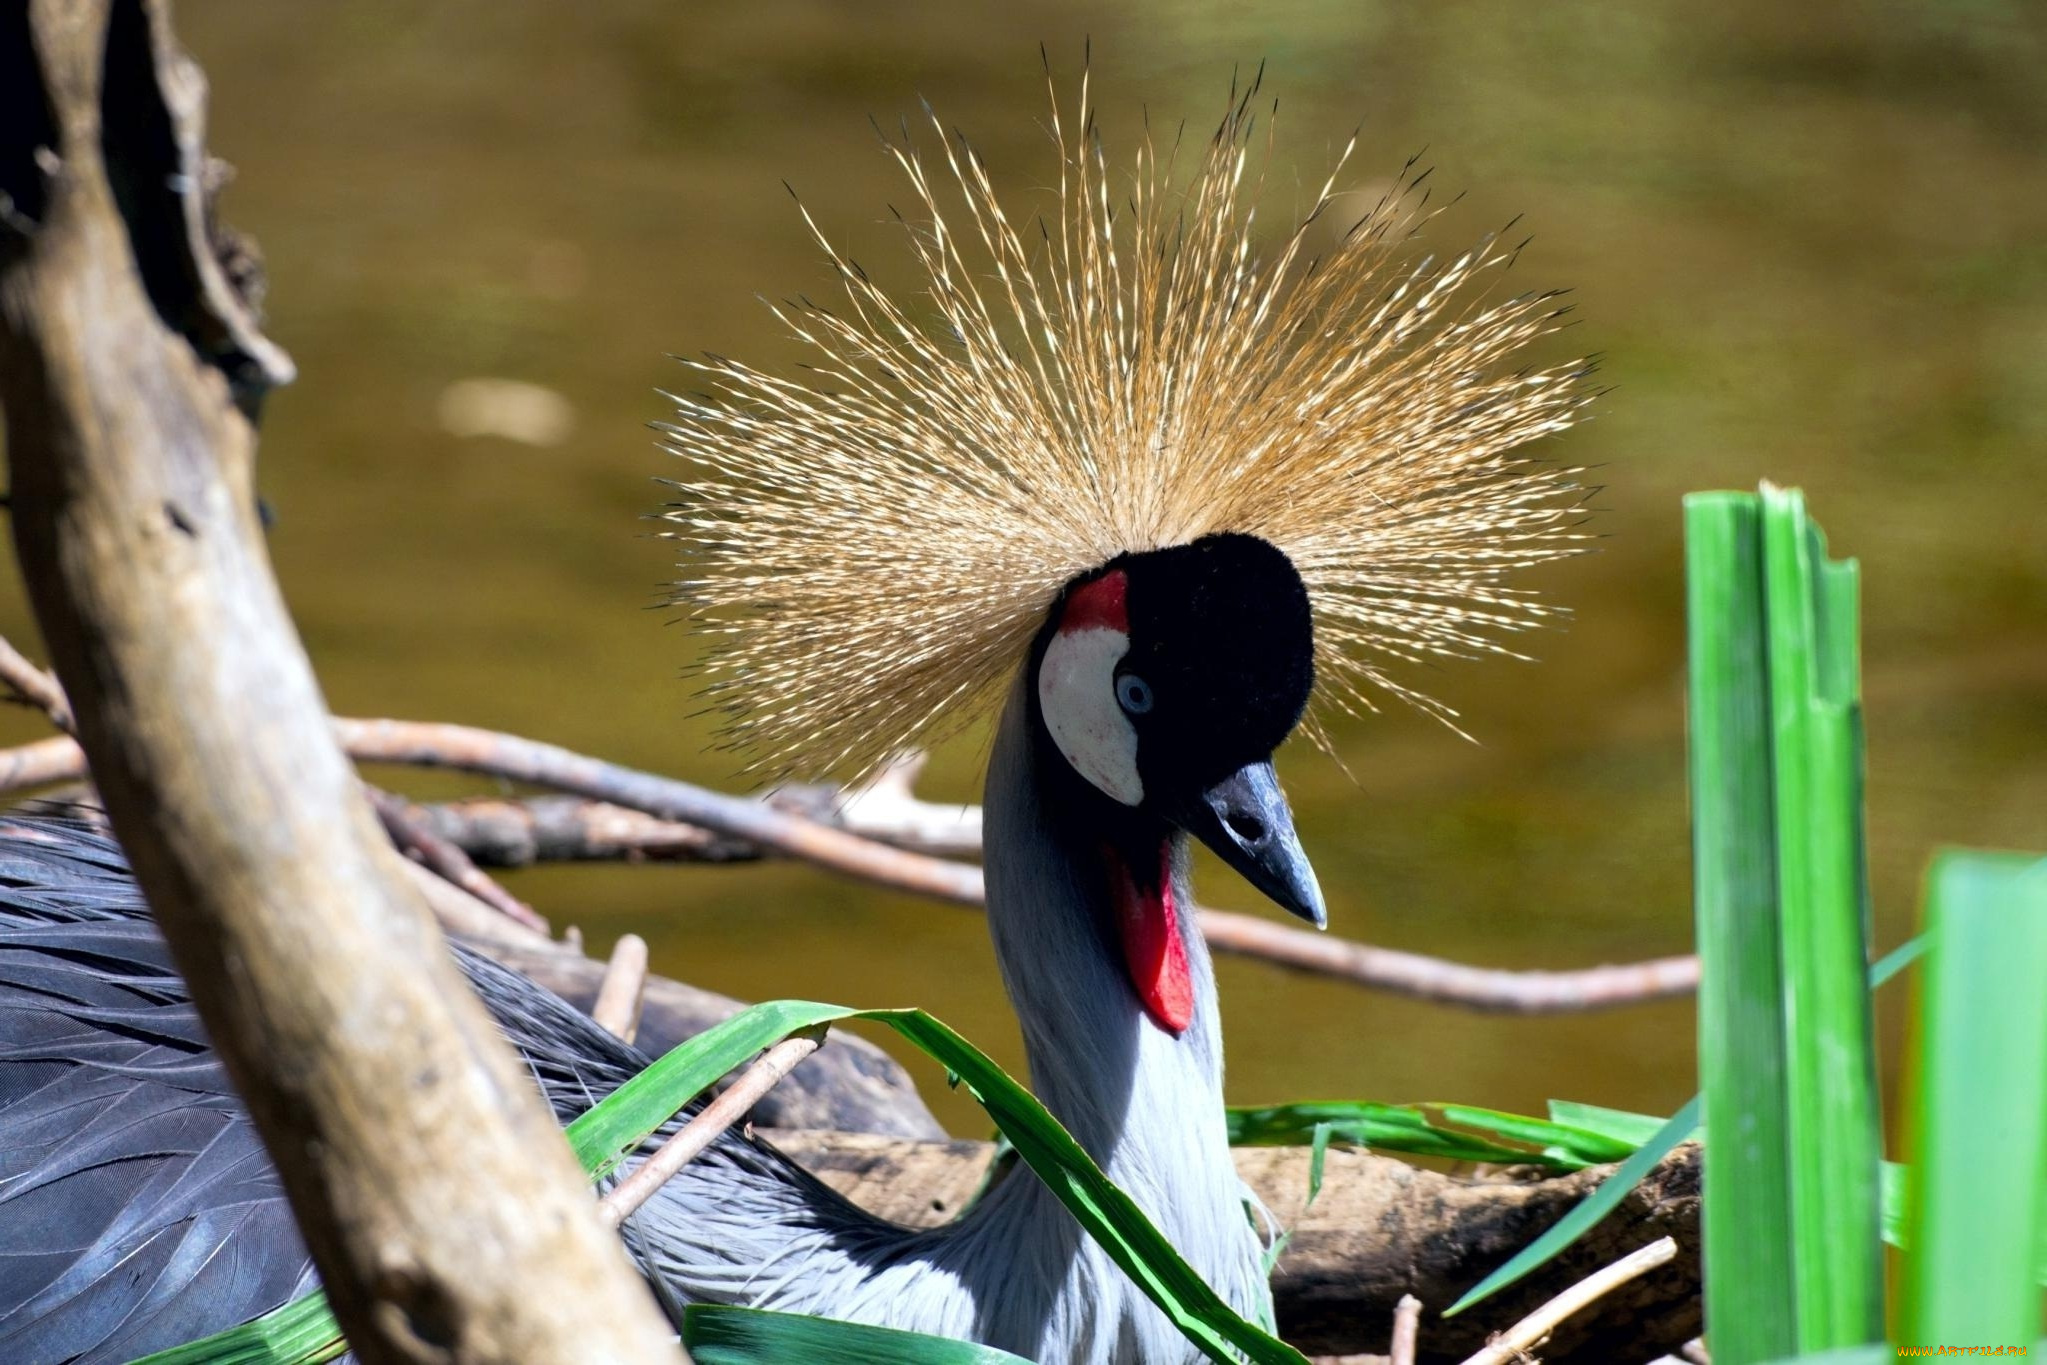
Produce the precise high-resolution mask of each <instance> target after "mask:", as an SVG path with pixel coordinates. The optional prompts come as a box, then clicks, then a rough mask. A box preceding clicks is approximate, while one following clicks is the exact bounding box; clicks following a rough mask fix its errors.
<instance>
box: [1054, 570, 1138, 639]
mask: <svg viewBox="0 0 2047 1365" xmlns="http://www.w3.org/2000/svg"><path fill="white" fill-rule="evenodd" d="M1059 629H1060V631H1061V632H1062V633H1063V632H1065V631H1069V630H1094V629H1100V630H1113V631H1118V632H1120V633H1122V634H1124V635H1128V634H1129V633H1130V576H1129V575H1128V574H1126V573H1124V572H1123V571H1122V570H1121V569H1112V570H1110V571H1109V572H1108V573H1105V574H1103V575H1102V576H1101V577H1100V578H1097V579H1095V580H1094V581H1092V582H1089V583H1083V584H1081V585H1080V586H1079V587H1077V588H1075V589H1074V590H1073V591H1072V592H1071V593H1070V594H1068V595H1067V598H1066V611H1065V614H1064V615H1062V616H1061V617H1060V618H1059Z"/></svg>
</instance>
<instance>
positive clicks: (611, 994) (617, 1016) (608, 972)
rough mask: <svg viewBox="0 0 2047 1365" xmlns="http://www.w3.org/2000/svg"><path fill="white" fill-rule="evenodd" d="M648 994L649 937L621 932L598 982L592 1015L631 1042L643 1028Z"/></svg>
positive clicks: (592, 1004) (609, 1030) (620, 1037)
mask: <svg viewBox="0 0 2047 1365" xmlns="http://www.w3.org/2000/svg"><path fill="white" fill-rule="evenodd" d="M646 998H647V940H645V939H643V938H641V937H640V936H639V935H638V934H620V935H619V938H618V942H617V943H615V944H613V945H612V948H611V960H610V961H609V962H607V963H605V964H604V980H603V981H602V982H600V983H599V984H598V987H597V999H596V1000H594V1001H592V1002H591V1005H590V1017H591V1018H592V1019H595V1020H596V1021H597V1022H598V1023H599V1024H601V1025H603V1027H604V1028H605V1029H606V1031H608V1032H610V1033H612V1034H614V1035H616V1036H617V1037H618V1038H619V1039H620V1040H621V1041H624V1042H628V1043H630V1042H631V1041H632V1040H633V1039H634V1038H635V1037H637V1036H638V1034H639V1032H640V1009H641V1006H642V1005H643V1004H644V1003H645V1002H646Z"/></svg>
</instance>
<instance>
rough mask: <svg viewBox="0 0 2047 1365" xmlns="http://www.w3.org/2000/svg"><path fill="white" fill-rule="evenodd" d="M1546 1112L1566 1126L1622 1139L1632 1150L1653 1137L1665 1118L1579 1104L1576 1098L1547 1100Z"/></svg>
mask: <svg viewBox="0 0 2047 1365" xmlns="http://www.w3.org/2000/svg"><path fill="white" fill-rule="evenodd" d="M1549 1116H1550V1118H1552V1119H1554V1120H1555V1121H1556V1122H1558V1123H1561V1124H1565V1125H1566V1126H1568V1127H1572V1128H1579V1129H1583V1130H1584V1131H1585V1132H1588V1133H1598V1134H1599V1135H1600V1136H1601V1137H1609V1138H1612V1139H1613V1140H1614V1141H1615V1142H1624V1143H1626V1144H1627V1145H1628V1150H1629V1151H1633V1150H1635V1149H1636V1148H1637V1147H1640V1146H1641V1145H1642V1144H1643V1143H1645V1142H1647V1141H1649V1140H1650V1139H1651V1138H1653V1137H1655V1136H1656V1134H1657V1132H1658V1131H1659V1130H1661V1129H1662V1127H1663V1125H1664V1123H1665V1122H1666V1121H1667V1120H1665V1119H1662V1118H1659V1117H1657V1116H1656V1115H1654V1114H1632V1113H1629V1112H1628V1111H1627V1110H1625V1109H1608V1108H1607V1107H1606V1106H1605V1105H1600V1104H1580V1103H1579V1102H1578V1101H1576V1100H1551V1101H1550V1102H1549Z"/></svg>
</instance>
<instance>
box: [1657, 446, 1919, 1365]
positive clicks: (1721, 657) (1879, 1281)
mask: <svg viewBox="0 0 2047 1365" xmlns="http://www.w3.org/2000/svg"><path fill="white" fill-rule="evenodd" d="M1685 513H1686V555H1687V564H1686V580H1687V585H1688V595H1689V600H1688V624H1689V634H1690V640H1691V649H1690V699H1691V700H1690V707H1691V711H1690V722H1691V738H1692V752H1691V781H1692V813H1693V847H1694V876H1695V896H1694V899H1695V905H1696V912H1697V921H1698V944H1699V956H1700V962H1701V969H1702V970H1701V984H1700V993H1699V1070H1700V1079H1701V1082H1702V1086H1703V1091H1704V1093H1705V1095H1706V1097H1707V1099H1706V1148H1707V1151H1708V1152H1709V1153H1710V1154H1711V1155H1710V1158H1709V1160H1710V1162H1711V1165H1712V1170H1711V1171H1710V1172H1709V1174H1708V1177H1707V1179H1706V1185H1705V1210H1704V1215H1703V1216H1704V1220H1705V1228H1704V1238H1705V1257H1706V1264H1707V1267H1708V1271H1709V1273H1708V1275H1707V1295H1706V1315H1707V1323H1708V1330H1709V1333H1710V1335H1711V1336H1712V1338H1713V1343H1714V1355H1715V1357H1716V1358H1717V1359H1719V1360H1722V1361H1725V1362H1728V1363H1729V1365H1750V1363H1751V1362H1754V1361H1758V1360H1762V1359H1766V1358H1769V1357H1771V1356H1777V1355H1783V1354H1786V1353H1788V1352H1790V1351H1792V1350H1795V1349H1800V1348H1804V1349H1817V1348H1820V1347H1831V1346H1839V1345H1849V1344H1853V1343H1858V1342H1863V1341H1869V1340H1872V1339H1874V1338H1876V1337H1878V1336H1880V1335H1881V1333H1882V1329H1883V1276H1882V1256H1881V1251H1880V1244H1879V1240H1878V1239H1879V1233H1880V1229H1881V1224H1882V1218H1881V1210H1880V1201H1879V1188H1878V1169H1879V1162H1880V1160H1881V1156H1882V1145H1881V1133H1880V1129H1879V1121H1878V1118H1879V1116H1878V1105H1877V1095H1876V1059H1875V1047H1874V1040H1873V1033H1872V1029H1871V1023H1870V1007H1869V997H1868V991H1867V990H1866V989H1865V987H1864V984H1863V982H1864V971H1865V967H1864V964H1865V963H1866V961H1867V957H1868V947H1867V940H1868V924H1869V904H1868V892H1867V876H1866V870H1865V858H1864V853H1863V832H1862V715H1861V699H1860V685H1859V682H1858V677H1857V674H1858V659H1857V652H1858V629H1857V622H1856V610H1857V592H1858V588H1857V574H1856V568H1855V566H1854V564H1853V563H1852V562H1849V563H1837V562H1834V561H1830V560H1828V559H1827V557H1826V545H1825V541H1824V539H1823V537H1822V536H1821V534H1820V531H1819V528H1818V527H1817V526H1815V525H1814V524H1813V522H1812V520H1811V518H1810V517H1808V516H1807V515H1806V511H1805V504H1804V499H1803V498H1802V496H1801V495H1800V494H1798V493H1796V492H1793V491H1785V490H1781V489H1776V488H1772V487H1770V486H1769V485H1767V484H1766V485H1764V487H1763V490H1762V492H1761V493H1760V494H1734V493H1716V494H1694V495H1693V496H1691V497H1689V498H1687V499H1686V500H1685Z"/></svg>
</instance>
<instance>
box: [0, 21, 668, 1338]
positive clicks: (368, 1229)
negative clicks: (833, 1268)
mask: <svg viewBox="0 0 2047 1365" xmlns="http://www.w3.org/2000/svg"><path fill="white" fill-rule="evenodd" d="M0 22H4V23H5V24H6V26H7V31H6V32H5V33H4V34H0V41H4V42H6V43H8V44H25V45H26V51H23V50H22V49H21V48H20V47H19V46H17V47H16V52H15V58H14V59H11V60H10V63H9V65H10V68H12V67H14V66H15V65H17V64H18V65H19V66H20V67H21V68H22V70H23V73H24V74H25V75H26V76H27V77H28V78H29V79H31V80H33V81H35V82H36V84H37V87H38V88H37V89H35V90H34V91H32V92H28V95H27V98H26V99H23V100H18V101H17V103H18V104H19V105H20V106H21V107H26V108H29V109H33V110H36V111H38V112H39V113H40V114H41V115H42V117H41V118H37V119H20V120H10V121H9V122H8V123H7V125H6V126H4V127H0V176H4V177H6V179H5V183H0V193H4V194H5V196H6V198H7V201H8V207H9V213H8V215H7V226H6V228H5V229H4V230H0V400H4V405H5V409H6V421H7V450H8V456H9V460H10V463H11V465H12V470H11V473H12V490H11V491H12V509H13V514H14V526H15V539H16V544H17V548H18V553H19V555H20V558H21V563H22V570H23V575H24V577H25V579H26V581H27V583H28V587H29V591H30V597H31V599H32V601H33V603H34V606H35V610H36V616H37V620H38V622H39V623H40V625H41V627H42V631H43V634H44V637H45V638H46V639H47V640H48V641H49V643H50V648H51V651H52V654H53V656H54V658H55V660H56V663H57V669H58V673H59V674H60V676H61V677H62V678H63V680H64V682H65V684H66V687H67V690H68V691H69V693H70V696H71V698H72V702H73V704H74V705H75V708H76V712H77V715H76V724H77V728H78V733H79V736H80V738H81V740H82V741H83V745H84V749H85V752H86V753H88V754H89V755H90V756H91V759H92V770H93V776H94V779H95V781H96V783H97V785H98V787H99V789H100V792H101V793H102V795H103V796H104V798H105V801H106V806H107V811H108V814H109V816H110V818H111V819H112V821H113V824H114V827H115V829H116V830H117V831H118V833H119V835H120V837H121V840H122V843H123V844H124V846H125V847H126V848H127V850H128V853H129V856H130V858H131V860H132V862H133V865H134V868H135V872H136V875H137V877H138V879H139V880H140V882H141V884H142V886H143V888H144V890H145V891H146V892H147V894H148V896H149V899H150V903H151V906H152V907H153V909H154V910H155V913H156V918H157V922H158V923H159V925H160V926H161V927H162V930H163V933H164V935H165V937H166V938H167V939H168V940H169V942H170V945H171V949H172V952H173V954H174V955H175V957H176V959H177V961H178V965H179V968H180V970H181V971H182V972H183V974H184V976H185V978H186V980H187V981H188V983H189V984H190V987H191V991H192V995H193V999H194V1001H195V1003H196V1004H197V1005H198V1008H199V1012H200V1015H201V1018H202V1019H203V1020H204V1022H205V1024H206V1028H207V1032H208V1033H209V1034H210V1035H211V1036H212V1038H213V1039H214V1041H215V1044H216V1046H217V1047H218V1049H219V1052H220V1054H221V1057H222V1059H223V1061H224V1062H225V1063H226V1065H227V1067H228V1070H229V1072H230V1074H231V1075H232V1076H233V1078H234V1081H235V1084H236V1086H237V1088H238V1089H239V1090H240V1092H241V1094H242V1095H243V1097H244V1098H245V1099H246V1100H247V1102H248V1105H249V1109H250V1111H251V1113H252V1115H253V1116H254V1118H255V1120H256V1123H257V1126H258V1129H259V1130H260V1131H261V1133H262V1134H263V1137H264V1140H265V1142H266V1143H267V1144H268V1146H269V1149H270V1152H271V1156H272V1158H273V1160H274V1161H275V1162H276V1165H277V1167H278V1170H279V1171H280V1172H281V1174H282V1176H283V1179H284V1184H285V1188H286V1191H287V1193H288V1194H289V1195H290V1198H291V1201H292V1207H293V1210H294V1212H295V1213H296V1215H297V1217H298V1220H299V1223H300V1226H301V1228H302V1229H303V1231H304V1233H305V1235H306V1241H307V1245H308V1246H309V1248H310V1249H311V1251H312V1253H313V1256H314V1259H315V1261H316V1262H317V1264H318V1265H319V1268H320V1272H321V1276H322V1278H323V1280H324V1282H325V1285H326V1288H327V1290H328V1294H329V1297H330V1300H331V1302H332V1304H333V1306H334V1310H335V1313H336V1315H337V1316H338V1317H339V1319H340V1321H341V1323H342V1325H343V1327H344V1329H345V1330H346V1331H347V1333H348V1336H349V1338H350V1341H351V1342H352V1344H353V1346H354V1348H355V1350H356V1351H357V1352H358V1353H359V1354H360V1355H361V1357H362V1358H363V1359H364V1360H366V1361H371V1362H390V1361H403V1362H507V1365H510V1362H531V1363H541V1362H561V1363H562V1365H567V1363H568V1362H572V1361H574V1362H581V1361H591V1360H617V1361H628V1360H630V1361H635V1362H637V1361H659V1360H676V1359H680V1354H679V1352H678V1350H677V1348H676V1347H675V1346H674V1345H673V1344H672V1334H671V1331H670V1329H669V1328H668V1325H667V1323H666V1321H665V1320H664V1318H663V1317H662V1315H661V1313H660V1312H659V1310H658V1309H657V1308H656V1306H655V1304H654V1302H653V1300H652V1297H651V1296H650V1295H649V1293H648V1292H647V1289H646V1287H645V1285H644V1284H643V1283H642V1282H640V1280H639V1279H638V1277H637V1276H636V1275H635V1274H634V1273H633V1271H632V1269H631V1267H630V1265H629V1264H628V1262H627V1260H626V1258H625V1255H624V1252H623V1250H622V1248H621V1247H620V1246H619V1244H618V1241H617V1239H616V1238H615V1237H613V1236H611V1235H610V1234H608V1233H607V1232H606V1230H605V1229H604V1227H603V1225H602V1223H601V1222H600V1221H599V1220H598V1218H597V1217H596V1214H595V1211H594V1209H593V1208H592V1204H591V1200H590V1198H589V1195H588V1191H587V1189H586V1188H585V1187H584V1182H583V1180H582V1178H581V1173H580V1171H579V1170H578V1169H577V1167H576V1164H575V1161H574V1159H573V1158H572V1157H571V1155H570V1154H569V1151H568V1148H567V1146H566V1145H565V1144H564V1143H563V1142H562V1141H561V1138H560V1135H559V1131H558V1129H557V1128H556V1125H555V1123H554V1121H553V1116H552V1115H551V1114H550V1113H549V1112H548V1110H547V1108H546V1106H545V1105H544V1104H543V1103H542V1102H541V1100H540V1097H539V1096H538V1095H537V1094H536V1093H535V1092H534V1090H533V1088H532V1087H531V1086H530V1085H528V1084H526V1083H525V1078H524V1077H523V1075H522V1073H521V1069H520V1067H519V1065H518V1062H517V1061H516V1059H515V1058H514V1057H513V1056H512V1055H511V1053H510V1051H509V1049H507V1048H506V1047H505V1046H504V1044H503V1043H502V1041H501V1040H500V1039H499V1038H498V1037H497V1035H496V1030H495V1029H494V1028H493V1027H492V1024H491V1021H490V1018H489V1016H488V1015H487V1014H486V1013H485V1012H484V1010H483V1009H482V1007H481V1006H480V1004H479V1003H478V1002H477V1001H476V1000H475V999H474V997H472V996H471V995H470V994H469V992H467V991H465V990H463V989H461V987H460V984H459V982H460V977H459V976H458V974H457V973H456V971H455V969H454V967H453V964H452V963H451V962H450V961H449V960H448V958H447V955H446V954H445V953H443V952H441V951H439V950H438V943H437V939H438V934H437V932H436V931H435V929H434V927H433V924H432V921H431V919H430V918H429V917H428V916H427V914H426V913H425V909H424V907H423V905H422V904H421V903H420V901H419V899H418V897H417V895H416V894H415V893H414V892H413V891H412V890H411V889H410V887H409V886H408V884H407V882H406V879H405V876H404V874H403V872H402V871H401V870H400V869H401V867H402V865H403V864H402V862H401V860H399V859H397V858H395V857H393V856H392V854H391V851H390V847H389V845H388V843H387V842H386V841H385V840H384V838H383V837H382V835H381V833H380V832H379V831H378V830H377V828H376V826H375V823H374V821H373V819H372V817H371V815H370V812H369V809H368V807H367V805H366V804H365V803H364V801H363V799H362V796H361V792H360V783H359V781H358V779H357V778H356V776H355V773H354V771H353V769H352V768H351V767H350V766H349V764H348V763H347V761H346V759H345V757H344V756H343V755H342V753H341V752H340V750H339V748H338V747H337V746H336V745H335V744H334V742H333V739H332V736H331V731H330V730H329V727H328V725H327V720H326V708H325V704H324V702H323V700H322V699H321V696H320V693H319V689H318V687H317V685H316V683H315V682H314V679H313V675H312V670H311V667H310V665H309V664H308V662H307V660H306V657H305V653H304V651H303V649H302V648H301V646H300V645H299V643H298V640H297V638H296V636H295V634H294V633H293V631H292V628H291V623H290V618H289V616H288V615H287V613H286V611H285V608H284V604H283V600H282V598H281V597H280V596H279V594H278V591H277V586H276V582H275V580H274V578H273V576H272V575H271V572H270V568H269V565H268V562H267V560H266V557H265V554H264V547H263V542H262V536H261V532H260V529H259V528H258V526H257V521H256V509H255V495H254V456H255V437H254V428H253V426H252V424H251V422H250V421H249V419H248V417H247V415H246V414H247V413H248V412H250V411H253V409H254V407H255V406H256V403H257V401H258V400H259V399H260V396H261V393H262V391H263V389H264V388H266V387H267V386H268V385H269V384H273V383H276V382H280V381H282V380H283V379H286V378H288V377H289V376H290V368H291V367H290V361H289V360H288V359H287V358H286V357H285V356H284V354H283V352H282V351H280V350H278V349H277V348H276V347H275V346H274V345H272V344H271V343H270V342H269V341H267V340H266V339H265V338H264V337H263V336H262V335H261V333H260V332H259V331H258V330H257V329H256V325H255V322H254V319H253V315H252V314H253V310H252V308H251V307H250V305H249V300H248V297H247V295H246V294H245V293H244V292H243V291H241V290H239V289H237V287H236V285H237V283H238V282H237V281H236V280H234V279H232V278H230V275H229V272H228V271H227V270H226V269H225V268H223V266H222V264H221V262H220V260H219V259H218V258H217V256H216V248H217V247H218V246H219V245H220V243H221V242H222V241H223V240H224V237H223V235H222V234H221V232H220V231H219V230H218V229H217V226H216V225H215V224H214V223H213V221H212V217H211V212H210V205H208V204H207V203H206V202H205V193H206V187H207V186H209V185H212V184H217V183H218V179H219V177H218V176H217V175H214V174H213V173H212V164H211V163H210V161H209V160H208V158H207V157H206V155H205V150H204V144H203V100H204V85H205V82H204V78H203V77H202V76H201V75H200V73H199V71H198V68H197V67H196V66H195V65H194V64H193V63H192V62H191V61H190V59H189V58H187V57H186V56H185V55H184V53H183V52H182V51H180V50H179V49H178V48H177V46H176V43H175V41H174V40H173V39H172V37H171V34H170V28H169V19H168V12H167V9H166V7H165V4H164V3H163V0H70V2H69V3H66V2H64V0H31V3H30V4H29V5H28V6H27V7H26V8H25V9H24V8H21V7H16V8H15V9H14V10H13V12H12V17H10V18H7V19H5V20H4V21H0ZM17 93H18V92H17ZM11 107H12V106H11ZM117 189H118V192H117ZM242 282H243V283H246V280H244V281H242ZM513 1190H516V1191H517V1194H516V1196H511V1195H509V1194H508V1192H509V1191H513ZM542 1286H545V1292H541V1287H542Z"/></svg>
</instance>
